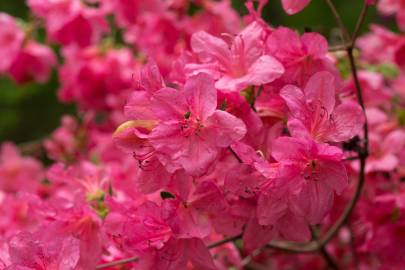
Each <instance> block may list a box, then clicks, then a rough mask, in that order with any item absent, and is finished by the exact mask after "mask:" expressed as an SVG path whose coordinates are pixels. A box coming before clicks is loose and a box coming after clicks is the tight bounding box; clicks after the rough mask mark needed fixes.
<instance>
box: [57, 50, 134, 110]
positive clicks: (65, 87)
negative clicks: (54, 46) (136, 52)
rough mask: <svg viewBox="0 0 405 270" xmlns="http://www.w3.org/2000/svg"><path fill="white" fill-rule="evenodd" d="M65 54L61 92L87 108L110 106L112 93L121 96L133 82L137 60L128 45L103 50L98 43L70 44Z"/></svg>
mask: <svg viewBox="0 0 405 270" xmlns="http://www.w3.org/2000/svg"><path fill="white" fill-rule="evenodd" d="M63 55H64V57H65V63H64V65H63V66H62V67H61V68H60V69H59V78H60V80H61V87H60V89H59V93H58V94H59V97H60V98H61V100H62V101H65V102H68V101H76V102H78V103H79V104H80V106H81V107H83V108H85V109H93V110H108V109H111V105H110V103H109V102H108V101H109V97H111V96H114V95H115V96H118V97H119V96H120V94H122V93H125V92H126V91H128V90H129V89H130V88H131V86H132V74H133V72H134V69H135V70H136V63H135V61H134V60H133V57H132V55H131V53H130V51H129V50H127V49H121V50H108V51H107V52H103V51H102V50H101V49H100V48H97V47H88V48H86V49H82V50H80V49H78V48H76V47H66V48H64V50H63ZM112 71H114V72H112Z"/></svg>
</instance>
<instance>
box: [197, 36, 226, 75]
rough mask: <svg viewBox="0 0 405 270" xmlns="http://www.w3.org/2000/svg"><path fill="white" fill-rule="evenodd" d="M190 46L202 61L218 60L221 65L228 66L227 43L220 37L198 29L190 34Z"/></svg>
mask: <svg viewBox="0 0 405 270" xmlns="http://www.w3.org/2000/svg"><path fill="white" fill-rule="evenodd" d="M190 42H191V48H192V50H193V52H194V53H196V54H198V55H199V56H200V58H201V59H202V61H203V62H210V61H213V60H214V61H218V62H219V64H221V65H222V66H223V67H228V66H229V61H230V59H231V53H230V50H229V46H228V44H226V43H225V41H223V40H222V39H220V38H217V37H214V36H212V35H210V34H208V33H207V32H204V31H200V32H197V33H195V34H193V35H192V36H191V41H190Z"/></svg>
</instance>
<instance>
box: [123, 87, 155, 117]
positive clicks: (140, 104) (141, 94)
mask: <svg viewBox="0 0 405 270" xmlns="http://www.w3.org/2000/svg"><path fill="white" fill-rule="evenodd" d="M150 108H151V95H150V94H149V93H148V92H146V91H134V92H132V94H131V95H130V97H129V98H128V101H127V103H126V105H125V107H124V113H125V116H126V117H127V118H129V119H145V120H146V119H155V118H156V117H155V114H154V113H153V112H152V111H151V109H150Z"/></svg>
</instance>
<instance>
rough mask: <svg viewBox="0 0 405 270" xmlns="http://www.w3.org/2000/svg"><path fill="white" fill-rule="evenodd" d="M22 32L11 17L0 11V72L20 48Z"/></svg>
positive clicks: (5, 68) (6, 67) (11, 60)
mask: <svg viewBox="0 0 405 270" xmlns="http://www.w3.org/2000/svg"><path fill="white" fill-rule="evenodd" d="M23 39H24V32H23V31H22V30H21V29H20V28H19V27H18V25H17V23H16V21H15V20H14V19H13V17H11V16H9V15H7V14H6V13H3V12H0V58H1V61H0V73H3V72H5V71H6V70H7V69H8V68H9V67H10V65H11V63H12V62H13V61H14V59H15V57H16V56H17V54H18V52H19V51H20V49H21V46H22V43H23Z"/></svg>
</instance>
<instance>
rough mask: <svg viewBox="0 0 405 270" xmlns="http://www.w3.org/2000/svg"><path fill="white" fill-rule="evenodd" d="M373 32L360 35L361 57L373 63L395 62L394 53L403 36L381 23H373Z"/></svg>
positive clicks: (358, 44)
mask: <svg viewBox="0 0 405 270" xmlns="http://www.w3.org/2000/svg"><path fill="white" fill-rule="evenodd" d="M370 30H371V32H369V33H367V34H365V35H364V36H362V37H360V38H359V39H358V41H357V46H358V47H359V48H360V49H361V52H362V53H361V57H362V58H363V59H365V60H367V61H369V62H371V63H380V62H391V63H394V61H395V60H394V54H395V51H396V50H397V47H398V44H399V43H400V42H401V37H400V36H399V35H397V34H396V33H394V32H392V31H390V30H388V29H387V28H384V27H382V26H379V25H375V24H372V25H371V26H370Z"/></svg>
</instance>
